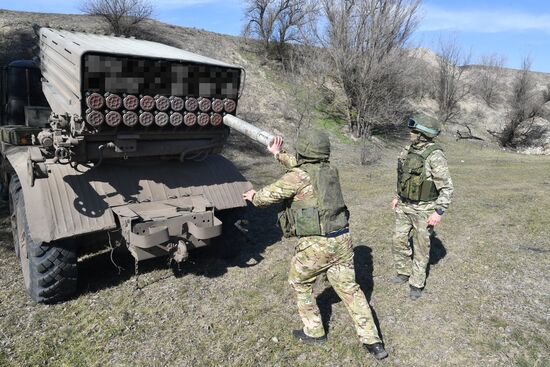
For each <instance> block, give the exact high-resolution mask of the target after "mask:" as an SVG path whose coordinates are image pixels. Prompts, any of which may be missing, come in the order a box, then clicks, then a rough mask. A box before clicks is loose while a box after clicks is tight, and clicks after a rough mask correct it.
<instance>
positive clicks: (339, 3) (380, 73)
mask: <svg viewBox="0 0 550 367" xmlns="http://www.w3.org/2000/svg"><path fill="white" fill-rule="evenodd" d="M419 5H420V0H321V2H320V13H321V17H322V19H323V20H322V21H314V22H311V23H310V25H311V29H310V31H309V34H310V35H311V36H312V37H313V39H314V42H315V43H316V44H319V45H320V46H322V47H323V48H324V49H326V50H327V53H328V55H329V61H330V63H331V76H332V77H333V78H334V80H335V81H336V82H337V83H338V84H339V85H340V86H341V88H342V90H343V91H344V94H345V95H346V98H347V106H346V110H347V118H348V122H349V124H350V129H351V131H352V132H353V134H354V135H355V136H358V137H368V136H370V134H371V131H372V127H373V126H383V125H387V124H388V122H396V121H398V120H400V119H402V118H403V115H404V110H405V98H406V97H407V93H408V92H409V91H407V90H406V89H405V88H403V83H402V79H403V75H404V73H405V69H406V67H407V65H406V63H405V62H404V60H405V59H406V58H407V55H406V52H405V50H404V46H405V44H406V42H407V40H408V39H409V37H410V35H411V34H412V32H413V31H414V29H415V28H416V25H417V17H416V12H417V10H418V7H419ZM325 24H326V26H325Z"/></svg>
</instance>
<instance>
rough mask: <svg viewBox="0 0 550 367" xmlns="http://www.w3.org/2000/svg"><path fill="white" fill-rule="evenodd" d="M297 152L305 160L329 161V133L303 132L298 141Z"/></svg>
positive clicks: (313, 130) (308, 130)
mask: <svg viewBox="0 0 550 367" xmlns="http://www.w3.org/2000/svg"><path fill="white" fill-rule="evenodd" d="M296 152H297V153H298V154H299V155H300V156H302V157H305V158H310V159H319V160H321V159H328V158H329V156H330V140H329V138H328V135H327V133H326V132H324V131H322V130H319V129H307V130H302V131H301V132H300V134H299V135H298V139H297V141H296Z"/></svg>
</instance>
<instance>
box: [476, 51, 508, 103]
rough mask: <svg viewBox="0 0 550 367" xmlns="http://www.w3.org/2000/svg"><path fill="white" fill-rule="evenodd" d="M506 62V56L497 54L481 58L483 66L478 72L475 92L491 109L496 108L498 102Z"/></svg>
mask: <svg viewBox="0 0 550 367" xmlns="http://www.w3.org/2000/svg"><path fill="white" fill-rule="evenodd" d="M504 62H505V58H504V56H501V55H497V54H491V55H483V56H482V57H481V60H480V64H481V65H482V69H481V70H480V71H479V72H478V75H477V78H476V85H475V90H476V92H477V94H478V95H479V96H480V97H481V98H483V100H484V101H485V103H486V104H487V106H489V107H494V104H495V103H496V102H497V99H498V96H499V91H500V87H501V83H500V80H501V78H502V75H503V67H504Z"/></svg>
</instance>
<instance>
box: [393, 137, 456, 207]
mask: <svg viewBox="0 0 550 367" xmlns="http://www.w3.org/2000/svg"><path fill="white" fill-rule="evenodd" d="M413 144H414V145H415V148H417V149H420V150H421V151H423V150H424V149H426V148H428V147H429V146H431V145H433V144H434V143H432V142H427V141H419V142H415V143H413ZM411 146H412V144H411V145H408V146H407V147H406V148H405V149H403V151H402V152H401V154H399V157H398V160H399V161H400V162H401V163H403V162H404V161H405V160H406V159H407V154H408V153H409V149H410V147H411ZM424 169H425V170H426V177H427V180H429V181H433V183H434V184H435V187H436V188H437V190H438V191H439V196H438V198H437V199H436V200H435V201H433V202H420V203H418V204H413V205H414V206H417V207H418V209H424V210H433V209H443V210H446V209H447V208H448V207H449V205H450V204H451V200H452V197H453V190H454V188H453V181H452V180H451V174H450V172H449V167H448V165H447V158H445V154H444V153H443V151H441V150H436V151H434V152H433V153H431V154H430V155H429V156H428V157H427V158H426V161H425V162H424ZM396 196H397V194H396Z"/></svg>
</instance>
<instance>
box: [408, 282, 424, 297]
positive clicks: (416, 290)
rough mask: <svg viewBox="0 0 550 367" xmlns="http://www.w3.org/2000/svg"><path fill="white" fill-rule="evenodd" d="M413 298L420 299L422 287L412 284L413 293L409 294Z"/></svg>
mask: <svg viewBox="0 0 550 367" xmlns="http://www.w3.org/2000/svg"><path fill="white" fill-rule="evenodd" d="M409 296H410V297H411V299H412V300H415V299H419V298H420V297H421V296H422V288H417V287H415V286H414V285H411V293H410V294H409Z"/></svg>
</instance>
